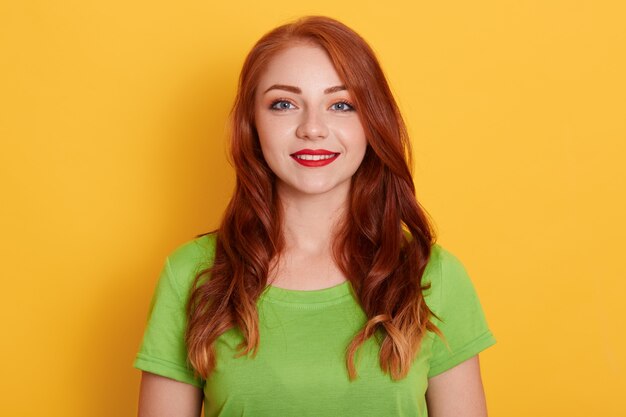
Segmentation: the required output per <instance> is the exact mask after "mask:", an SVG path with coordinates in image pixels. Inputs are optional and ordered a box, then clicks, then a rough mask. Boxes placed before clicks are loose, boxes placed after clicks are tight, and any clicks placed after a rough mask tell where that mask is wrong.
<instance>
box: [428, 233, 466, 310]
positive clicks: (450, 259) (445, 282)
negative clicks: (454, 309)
mask: <svg viewBox="0 0 626 417" xmlns="http://www.w3.org/2000/svg"><path fill="white" fill-rule="evenodd" d="M428 284H430V288H429V289H428V290H426V291H425V293H424V294H425V297H426V298H427V299H428V301H429V303H428V304H429V306H430V307H431V308H432V309H434V310H438V309H439V307H440V304H441V303H442V301H443V299H444V298H445V299H446V300H448V301H449V300H451V299H455V298H458V297H464V294H467V293H472V292H473V291H474V287H473V284H472V281H471V279H470V277H469V275H468V273H467V270H466V269H465V266H464V265H463V263H462V262H461V260H460V259H459V258H458V257H457V256H456V255H455V254H453V253H452V252H450V251H449V250H447V249H446V248H444V247H443V246H441V245H440V244H438V243H436V244H434V245H433V246H432V247H431V253H430V258H429V259H428V263H427V264H426V269H425V270H424V275H423V276H422V285H428Z"/></svg>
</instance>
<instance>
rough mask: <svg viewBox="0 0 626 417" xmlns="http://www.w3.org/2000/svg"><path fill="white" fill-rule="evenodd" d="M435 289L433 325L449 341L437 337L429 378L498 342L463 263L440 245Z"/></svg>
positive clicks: (437, 252) (437, 251)
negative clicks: (435, 299) (437, 317)
mask: <svg viewBox="0 0 626 417" xmlns="http://www.w3.org/2000/svg"><path fill="white" fill-rule="evenodd" d="M434 251H435V253H434V255H435V258H436V259H435V261H436V266H438V268H435V269H436V270H435V271H434V274H435V275H436V280H435V279H433V281H432V290H433V291H435V292H437V295H438V297H437V303H436V306H435V307H434V308H432V310H433V312H434V313H435V314H437V315H438V316H439V318H440V319H441V321H440V320H437V319H435V318H433V322H434V324H435V325H436V326H437V327H438V328H439V330H441V332H442V333H443V335H444V336H445V341H446V342H447V346H446V343H445V342H444V341H443V340H442V339H441V338H440V337H439V336H437V335H435V336H434V341H433V345H432V357H431V360H430V370H429V373H428V377H429V378H430V377H433V376H435V375H438V374H440V373H442V372H444V371H446V370H448V369H450V368H452V367H454V366H456V365H458V364H460V363H461V362H463V361H465V360H467V359H469V358H471V357H472V356H474V355H476V354H478V353H479V352H481V351H483V350H484V349H486V348H488V347H489V346H492V345H493V344H495V343H496V340H495V338H494V336H493V334H492V333H491V331H490V329H489V327H488V325H487V321H486V319H485V314H484V312H483V309H482V306H481V304H480V301H479V299H478V294H477V293H476V290H475V288H474V285H473V284H472V281H471V280H470V277H469V276H468V274H467V271H466V270H465V267H464V266H463V264H462V263H461V262H460V261H459V260H458V259H457V258H456V257H455V256H454V255H453V254H451V253H450V252H448V251H447V250H445V249H443V248H441V247H440V246H438V245H437V247H436V248H435V249H434Z"/></svg>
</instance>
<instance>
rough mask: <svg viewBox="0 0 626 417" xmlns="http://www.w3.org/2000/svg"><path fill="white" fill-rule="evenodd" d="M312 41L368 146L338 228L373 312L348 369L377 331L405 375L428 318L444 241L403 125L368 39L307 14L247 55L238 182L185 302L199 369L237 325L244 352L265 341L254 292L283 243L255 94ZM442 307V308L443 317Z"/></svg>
mask: <svg viewBox="0 0 626 417" xmlns="http://www.w3.org/2000/svg"><path fill="white" fill-rule="evenodd" d="M299 43H300V44H301V43H308V44H313V45H317V46H319V47H321V48H323V49H324V50H325V51H326V52H327V53H328V56H329V57H330V59H331V61H332V63H333V64H334V67H335V69H336V71H337V73H338V75H339V77H340V78H341V80H342V81H343V82H344V85H345V86H346V88H347V90H348V91H349V92H350V95H351V97H352V99H353V100H354V103H355V109H356V111H357V113H358V115H359V117H360V120H361V123H362V125H363V128H364V131H365V135H366V138H367V142H368V146H367V149H366V152H365V156H364V159H363V161H362V163H361V165H360V166H359V168H358V169H357V171H356V172H355V174H354V175H353V177H352V180H351V188H350V195H349V201H348V210H347V211H346V212H345V213H346V214H345V216H344V217H343V219H342V220H341V222H340V224H339V227H338V229H337V230H336V232H335V236H334V241H333V256H334V260H335V262H336V263H337V265H338V267H339V268H340V269H341V271H342V272H343V273H344V274H345V276H346V277H347V278H348V280H349V281H350V283H351V285H352V288H353V290H354V294H355V296H356V297H357V299H358V301H359V303H360V306H361V308H362V309H363V311H364V312H365V314H366V315H367V322H366V323H365V324H364V326H363V327H362V328H361V329H360V330H359V331H358V333H357V334H355V336H354V338H353V340H352V341H351V343H350V344H349V346H347V347H346V366H347V369H348V375H349V378H350V380H354V379H355V378H356V377H357V371H356V367H355V365H354V356H355V353H356V350H357V349H358V348H359V347H360V346H361V345H362V344H363V343H364V342H365V341H366V340H367V339H369V338H370V337H375V339H376V340H377V341H378V343H379V346H380V350H379V362H380V367H381V369H382V370H383V372H385V373H388V374H390V375H391V377H392V378H393V379H394V380H398V379H402V378H404V377H405V376H406V375H407V373H408V371H409V369H410V366H411V363H412V362H413V359H414V358H415V357H416V355H417V353H418V352H419V348H420V344H421V341H422V339H423V337H424V336H425V334H426V332H427V331H433V332H435V333H437V334H439V335H440V336H441V333H440V331H439V329H437V327H436V326H435V325H434V324H433V323H432V322H431V321H430V319H431V317H432V316H434V314H433V312H432V311H431V310H430V309H429V308H428V306H427V305H426V302H425V300H424V296H423V290H425V289H427V288H428V286H426V285H423V284H422V275H423V273H424V269H425V267H426V264H427V262H428V259H429V257H430V253H431V247H432V245H433V244H434V243H435V236H434V231H433V228H432V226H431V224H430V222H429V219H428V216H427V214H426V212H425V211H424V210H423V208H422V207H421V206H420V204H419V203H418V201H417V199H416V196H415V187H414V184H413V179H412V177H411V170H410V168H409V167H410V166H411V163H410V161H411V148H410V143H409V138H408V135H407V131H406V127H405V124H404V121H403V119H402V116H401V114H400V111H399V109H398V106H397V104H396V102H395V100H394V98H393V95H392V93H391V90H390V88H389V86H388V84H387V81H386V79H385V76H384V74H383V71H382V69H381V67H380V64H379V63H378V60H377V59H376V56H375V54H374V52H373V51H372V49H371V48H370V46H369V45H368V44H367V43H366V42H365V40H363V38H361V37H360V36H359V35H358V34H357V33H355V32H354V31H353V30H352V29H350V28H348V27H347V26H345V25H344V24H343V23H341V22H338V21H337V20H334V19H331V18H328V17H323V16H307V17H303V18H300V19H298V20H296V21H294V22H292V23H289V24H285V25H282V26H279V27H277V28H275V29H274V30H272V31H270V32H269V33H267V34H265V35H264V36H263V37H262V38H261V39H260V40H259V41H258V42H257V43H256V44H255V45H254V47H253V48H252V50H251V51H250V52H249V54H248V56H247V57H246V59H245V62H244V64H243V68H242V71H241V75H240V78H239V85H238V91H237V95H236V99H235V103H234V106H233V108H232V111H231V115H230V116H231V119H230V120H231V126H230V135H231V138H230V139H231V149H230V151H231V157H232V161H233V165H234V167H235V170H236V176H237V180H236V187H235V191H234V194H233V196H232V198H231V200H230V203H229V205H228V207H227V209H226V212H225V214H224V217H223V219H222V222H221V225H220V226H219V229H218V230H217V231H216V245H215V255H214V259H213V263H212V265H211V267H209V268H208V269H205V270H203V271H200V272H199V273H198V275H197V276H196V277H195V280H194V283H193V286H192V288H191V293H190V296H189V301H188V304H187V319H188V320H187V329H186V333H185V342H186V345H187V351H188V360H189V363H190V364H191V365H192V367H193V368H194V370H195V372H196V375H199V376H200V377H202V378H204V379H207V378H208V376H209V374H210V373H211V372H212V371H213V369H214V368H215V365H216V351H215V348H214V343H215V341H216V340H217V338H218V337H219V336H220V335H221V334H223V333H224V332H226V331H227V330H229V329H231V328H233V327H236V328H238V329H239V330H240V331H241V335H242V336H243V341H242V342H241V344H240V345H239V346H238V350H239V352H238V354H237V356H242V355H248V354H249V353H251V354H252V356H254V355H255V354H256V350H257V347H258V345H259V343H260V338H259V318H258V311H257V306H256V303H257V300H258V298H259V296H260V295H261V293H262V292H263V291H264V290H265V288H266V286H267V284H268V282H267V281H268V279H267V278H268V273H269V271H270V264H271V262H272V260H273V259H275V258H276V257H279V256H280V254H281V251H282V250H283V247H284V240H283V233H282V230H281V221H282V208H281V204H280V201H279V198H278V196H277V192H276V176H275V174H274V173H273V172H272V170H271V169H270V168H269V166H268V165H267V163H266V162H265V159H264V158H263V154H262V152H261V147H260V144H259V137H258V133H257V131H256V128H255V122H254V103H255V94H256V88H257V85H258V82H259V78H260V76H261V74H262V73H263V71H264V70H265V68H266V67H267V64H268V62H269V61H270V60H271V59H272V58H273V57H274V56H275V55H276V54H277V53H278V52H280V51H283V50H285V49H286V48H289V47H291V46H293V45H297V44H299ZM435 317H436V316H435Z"/></svg>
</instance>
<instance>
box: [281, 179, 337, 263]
mask: <svg viewBox="0 0 626 417" xmlns="http://www.w3.org/2000/svg"><path fill="white" fill-rule="evenodd" d="M278 195H279V197H280V201H281V205H282V208H283V233H284V237H285V249H286V250H291V249H296V250H305V251H311V252H322V251H328V250H330V249H331V247H332V242H333V238H334V232H335V229H336V227H337V226H338V222H339V221H340V220H341V219H342V217H343V215H344V214H345V213H346V210H347V207H348V195H349V193H348V190H347V189H343V190H342V189H338V190H332V191H331V192H328V193H324V194H315V195H311V194H298V193H295V192H292V191H289V190H287V189H285V188H284V187H279V188H278Z"/></svg>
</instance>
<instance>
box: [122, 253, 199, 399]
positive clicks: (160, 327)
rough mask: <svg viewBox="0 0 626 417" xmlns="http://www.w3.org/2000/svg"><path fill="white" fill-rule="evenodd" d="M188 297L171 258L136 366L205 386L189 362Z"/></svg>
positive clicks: (165, 270) (159, 288)
mask: <svg viewBox="0 0 626 417" xmlns="http://www.w3.org/2000/svg"><path fill="white" fill-rule="evenodd" d="M186 300H187V297H183V296H182V294H181V289H180V288H179V285H178V283H177V280H176V275H175V273H174V271H173V269H172V266H171V261H170V258H169V257H168V258H167V259H166V261H165V265H164V266H163V269H162V271H161V275H160V278H159V281H158V283H157V286H156V290H155V292H154V295H153V297H152V301H151V303H150V309H149V313H148V322H147V325H146V328H145V331H144V335H143V340H142V343H141V347H140V349H139V352H138V353H137V356H136V358H135V361H134V363H133V366H134V367H135V368H137V369H140V370H142V371H147V372H151V373H154V374H157V375H161V376H164V377H167V378H172V379H175V380H177V381H181V382H185V383H188V384H192V385H194V386H197V387H199V388H202V387H203V383H204V381H203V380H202V379H201V378H199V377H195V376H194V372H193V368H192V367H191V365H189V363H188V361H187V348H186V345H185V328H186V324H187V318H186V313H185V304H186Z"/></svg>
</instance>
